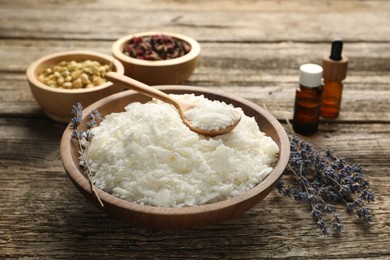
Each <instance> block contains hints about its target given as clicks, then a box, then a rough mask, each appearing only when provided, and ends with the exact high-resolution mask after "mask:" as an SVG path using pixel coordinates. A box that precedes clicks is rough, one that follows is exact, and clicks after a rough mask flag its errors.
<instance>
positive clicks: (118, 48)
mask: <svg viewBox="0 0 390 260" xmlns="http://www.w3.org/2000/svg"><path fill="white" fill-rule="evenodd" d="M150 35H167V36H171V37H174V38H177V39H180V40H182V41H185V42H187V43H188V44H190V45H191V50H190V52H188V53H187V54H185V55H183V56H181V57H178V58H175V59H168V60H157V61H156V60H152V61H150V60H140V59H137V58H132V57H130V56H127V55H126V54H124V53H123V49H124V46H125V44H126V43H127V42H128V41H130V39H132V38H134V37H142V36H150ZM200 49H201V48H200V44H199V43H198V42H197V41H196V40H195V39H193V38H191V37H189V36H185V35H182V34H179V33H173V32H166V31H148V32H138V33H133V34H129V35H126V36H123V37H121V38H119V39H118V40H116V41H115V42H114V43H113V45H112V48H111V51H112V54H113V56H114V57H115V58H117V59H119V60H121V61H122V62H125V63H132V64H136V65H140V66H151V67H161V66H170V65H177V64H181V63H185V62H188V61H190V60H193V59H195V58H196V57H197V56H199V54H200Z"/></svg>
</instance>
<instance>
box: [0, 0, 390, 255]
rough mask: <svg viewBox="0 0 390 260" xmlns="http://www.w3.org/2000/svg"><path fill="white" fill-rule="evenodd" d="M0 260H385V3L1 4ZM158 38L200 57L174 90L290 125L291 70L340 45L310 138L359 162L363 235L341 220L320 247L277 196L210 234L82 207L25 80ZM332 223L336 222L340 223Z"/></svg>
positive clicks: (294, 74) (295, 207) (389, 52)
mask: <svg viewBox="0 0 390 260" xmlns="http://www.w3.org/2000/svg"><path fill="white" fill-rule="evenodd" d="M0 7H1V8H0V36H1V38H0V47H1V48H0V90H1V92H0V93H1V94H0V101H1V102H0V259H9V258H26V259H28V258H35V259H54V258H61V259H62V258H65V259H79V258H90V259H100V258H108V259H115V258H119V257H122V258H129V259H165V258H182V259H268V258H292V259H295V258H299V259H313V258H321V259H323V258H326V259H333V258H339V259H340V258H343V259H344V258H353V259H357V258H372V259H388V258H390V247H389V243H390V222H389V217H390V175H389V172H388V169H389V168H390V138H389V137H390V84H389V83H390V74H389V72H390V26H389V24H390V15H389V14H390V2H388V1H364V0H360V1H359V0H356V1H353V0H345V1H306V0H289V1H287V0H286V1H266V0H263V1H260V0H250V1H249V0H248V1H227V0H224V1H210V0H200V1H187V0H176V1H174V0H160V1H159V0H137V1H125V0H122V1H102V0H100V1H99V0H97V1H81V0H75V1H39V0H31V1H21V0H15V1H13V0H12V1H11V0H9V1H7V0H0ZM147 30H166V31H174V32H177V33H182V34H186V35H189V36H192V37H194V38H195V39H197V40H198V41H199V42H200V44H201V46H202V58H201V62H200V63H199V66H198V67H197V69H196V71H195V73H194V74H193V75H192V76H191V77H190V79H189V80H188V82H186V84H187V85H194V86H205V87H208V88H212V89H217V90H222V91H224V92H226V93H230V94H234V95H237V96H240V97H243V98H246V99H249V100H251V101H253V102H255V103H257V104H258V105H261V106H265V107H266V108H267V109H268V110H269V111H270V112H271V113H272V114H273V115H274V116H275V117H277V118H278V119H279V120H280V121H281V122H282V123H285V122H286V120H285V119H286V118H287V119H291V118H292V112H293V101H294V96H295V92H294V89H295V87H296V84H297V80H298V69H299V66H300V65H301V64H303V63H309V62H313V63H317V64H320V63H321V58H322V56H323V55H325V54H327V53H328V52H329V50H330V42H331V41H332V40H333V38H334V37H336V36H340V37H342V38H343V39H344V41H345V48H344V54H345V55H347V56H348V57H349V58H350V64H349V71H348V77H347V79H346V81H345V84H344V87H345V88H344V95H343V103H342V113H341V115H340V117H339V118H337V119H335V120H326V119H321V125H320V129H319V131H318V133H317V134H315V135H314V136H311V137H310V138H309V140H310V141H312V142H315V143H317V144H319V145H321V146H322V147H325V148H332V149H333V150H334V151H335V152H336V153H337V155H338V156H340V157H345V158H346V159H347V161H349V162H351V163H357V164H361V165H362V166H363V167H364V174H365V177H366V178H367V180H368V181H369V182H370V183H371V188H372V190H373V191H374V192H375V193H376V201H375V202H373V203H371V204H370V205H369V206H370V208H371V209H372V212H373V215H374V217H375V221H374V223H373V224H372V225H371V226H370V227H366V226H363V225H360V224H357V223H355V219H356V218H355V216H353V215H351V216H346V217H345V219H344V224H345V230H344V231H343V232H342V233H341V234H340V235H339V236H334V235H331V236H328V237H324V236H322V235H321V233H320V232H319V230H318V228H316V226H315V224H314V222H313V221H312V219H311V217H310V211H309V209H308V208H306V207H305V206H303V205H301V204H298V203H296V202H294V201H293V200H292V199H290V198H286V197H282V196H281V195H280V194H279V193H278V192H277V191H276V190H275V191H273V192H271V194H270V195H269V196H268V197H267V198H266V199H265V200H264V201H262V202H261V203H260V204H258V205H257V206H256V207H254V208H253V209H251V210H250V211H248V212H247V213H245V214H244V215H243V216H241V217H239V218H236V219H233V220H230V221H228V222H226V223H222V224H220V225H216V226H211V227H206V228H199V229H189V230H179V231H164V232H163V231H152V230H147V229H144V228H140V227H132V226H129V225H127V224H124V223H121V222H120V221H118V220H116V219H113V218H110V217H107V216H106V215H104V214H103V213H101V211H99V209H97V208H95V207H94V206H93V205H92V204H90V203H89V202H88V201H86V200H85V199H84V197H82V196H81V195H80V193H79V192H78V191H77V190H76V189H75V188H74V187H73V185H72V183H71V182H70V180H69V178H68V177H67V175H66V173H65V171H64V169H63V167H62V164H61V158H60V155H59V142H60V137H61V134H62V132H63V130H64V129H65V127H66V125H65V124H61V123H56V122H53V121H51V120H49V119H48V118H46V117H45V116H44V115H43V113H42V112H41V110H40V107H39V105H38V104H37V103H36V102H35V100H34V98H33V97H32V95H31V93H30V90H29V88H28V84H27V81H26V78H25V70H26V68H27V66H28V65H29V64H30V63H31V62H32V61H33V60H35V59H37V58H39V57H41V56H43V55H46V54H49V53H53V52H58V51H65V50H74V49H85V50H94V51H99V52H102V53H107V54H110V47H111V44H112V43H113V41H114V40H115V39H117V38H119V37H121V36H123V35H126V34H129V33H133V32H139V31H147ZM342 213H343V212H342Z"/></svg>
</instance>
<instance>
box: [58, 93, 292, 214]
mask: <svg viewBox="0 0 390 260" xmlns="http://www.w3.org/2000/svg"><path fill="white" fill-rule="evenodd" d="M155 87H156V88H158V89H160V90H162V91H169V90H181V91H189V92H188V93H190V91H195V92H202V93H204V94H211V95H219V96H223V97H224V98H229V99H232V100H233V101H235V102H240V103H244V104H245V105H246V106H249V107H250V108H251V109H253V110H255V111H257V112H259V113H261V115H262V116H263V117H264V118H265V119H266V120H267V121H268V122H269V123H270V124H271V125H272V126H273V127H274V128H275V130H276V132H277V135H278V137H279V139H280V146H279V149H280V152H279V158H278V160H277V162H276V164H275V166H274V169H273V171H272V172H271V173H270V174H269V175H268V176H267V177H266V178H265V179H264V180H262V181H261V182H260V183H259V184H257V185H256V186H254V187H253V188H251V189H250V190H248V191H246V192H243V193H241V194H239V195H237V196H234V197H232V198H228V199H225V200H223V201H219V202H214V203H209V204H204V205H198V206H193V207H182V208H168V207H156V206H149V205H141V204H138V203H136V202H131V201H126V200H123V199H120V198H118V197H115V196H114V195H111V194H109V193H107V192H105V191H103V190H100V189H98V188H97V187H96V190H97V193H98V195H99V197H100V199H101V200H102V201H103V203H109V204H113V205H115V206H116V207H120V208H122V209H125V210H131V211H135V212H139V213H146V214H152V215H159V216H173V215H175V216H178V215H197V214H202V213H204V212H206V211H207V212H213V211H219V210H221V209H224V208H229V207H231V206H233V205H237V204H241V203H244V202H245V201H247V200H250V199H255V197H256V196H258V195H259V194H260V193H262V192H263V191H265V190H267V189H269V188H271V187H272V186H273V185H275V183H276V181H277V180H278V179H279V178H280V177H281V176H282V174H283V172H284V169H285V168H286V166H287V163H288V160H289V155H290V142H289V139H288V136H287V133H286V131H285V129H284V127H283V126H282V125H281V124H280V122H279V121H278V120H277V119H276V118H275V117H274V116H272V115H271V114H270V113H269V112H268V111H266V110H265V109H263V108H261V107H260V106H258V105H256V104H255V103H253V102H251V101H249V100H246V99H244V98H241V97H236V96H232V95H228V94H225V93H222V92H219V91H215V90H210V89H206V88H202V87H192V86H191V87H190V88H188V87H189V86H177V85H176V86H175V85H165V86H161V85H160V86H155ZM136 93H137V92H135V91H132V90H128V91H124V92H120V93H117V94H113V95H111V96H108V97H106V98H103V99H101V100H99V101H97V102H95V103H93V104H91V105H90V106H88V107H86V108H85V109H84V111H83V119H85V117H86V116H87V115H88V114H89V113H90V112H91V111H92V110H93V109H96V108H97V107H100V106H103V105H105V104H107V103H110V102H113V101H115V100H116V99H119V98H123V97H125V96H127V95H134V94H136ZM71 134H72V128H71V123H70V124H69V125H68V126H67V127H66V129H65V131H64V133H63V135H62V138H61V144H60V154H61V159H62V163H63V166H64V168H65V170H66V172H67V174H68V175H69V177H70V178H71V179H72V181H73V182H76V183H77V184H78V185H79V188H81V189H83V190H84V191H86V192H88V193H90V194H91V187H90V184H89V182H88V180H87V178H86V177H85V176H84V175H83V174H82V173H81V171H80V169H79V166H78V165H75V164H74V162H73V160H72V153H71V146H72V137H71ZM94 199H96V198H94ZM95 203H96V202H95Z"/></svg>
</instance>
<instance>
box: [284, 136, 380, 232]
mask: <svg viewBox="0 0 390 260" xmlns="http://www.w3.org/2000/svg"><path fill="white" fill-rule="evenodd" d="M290 145H291V154H290V160H289V169H290V170H291V171H292V172H293V173H294V176H295V179H296V181H297V183H296V184H295V187H291V186H288V187H285V183H284V182H283V181H279V183H278V184H277V189H278V191H279V193H281V194H282V195H284V196H287V197H293V198H294V199H295V200H296V201H303V202H305V203H307V204H309V205H310V206H311V209H312V211H311V215H312V217H313V219H314V220H315V222H316V223H317V226H318V227H319V228H320V229H321V232H322V233H323V235H327V234H328V229H327V226H326V221H325V215H326V214H330V213H334V212H335V211H336V206H335V205H333V204H331V202H344V203H345V205H346V208H347V211H348V212H350V213H351V212H355V213H356V215H357V216H358V218H359V219H361V220H363V222H364V223H366V224H369V223H371V222H372V221H373V216H372V215H371V211H370V209H369V208H367V207H366V206H365V204H366V203H370V202H372V201H374V200H375V194H374V193H373V192H372V191H371V190H369V189H368V188H369V183H368V182H367V181H366V180H364V179H363V175H362V167H361V166H359V165H355V164H348V163H346V161H345V159H340V158H337V157H336V156H335V155H334V153H333V152H332V151H330V150H328V151H325V152H323V153H320V152H319V151H318V150H317V149H315V148H314V146H313V145H311V144H310V143H309V142H307V141H301V140H299V139H298V137H297V136H293V137H292V138H291V140H290ZM356 194H358V195H357V196H356ZM330 224H331V226H332V229H333V230H334V231H336V232H339V231H341V230H342V228H343V225H342V223H341V217H339V216H337V215H335V217H334V218H333V219H332V220H331V222H330Z"/></svg>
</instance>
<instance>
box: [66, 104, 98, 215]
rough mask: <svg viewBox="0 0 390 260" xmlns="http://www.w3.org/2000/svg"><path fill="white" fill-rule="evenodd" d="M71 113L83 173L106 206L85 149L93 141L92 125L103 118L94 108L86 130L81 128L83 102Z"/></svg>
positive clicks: (73, 136) (96, 195) (92, 189)
mask: <svg viewBox="0 0 390 260" xmlns="http://www.w3.org/2000/svg"><path fill="white" fill-rule="evenodd" d="M71 113H72V114H73V117H72V118H71V122H72V128H73V132H72V138H75V139H76V140H77V142H78V145H79V154H80V166H81V167H82V168H83V173H84V174H85V175H86V176H87V178H88V182H89V184H90V186H91V191H92V193H93V194H94V195H95V197H96V198H97V200H98V201H99V204H100V206H101V207H104V204H103V202H102V200H101V199H100V197H99V195H98V194H97V191H96V188H95V185H93V180H92V173H91V168H90V166H89V164H88V161H87V160H86V159H85V156H84V151H85V143H86V142H89V141H91V139H92V137H93V134H92V132H91V131H90V130H91V128H92V127H94V126H96V125H97V120H100V119H101V116H100V113H99V112H98V111H97V110H93V111H92V112H91V113H90V114H89V115H88V117H89V120H88V122H87V128H88V130H87V131H86V132H84V131H82V130H80V124H81V121H82V114H83V106H82V104H81V103H79V102H78V103H77V104H76V105H74V106H73V107H72V111H71Z"/></svg>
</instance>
